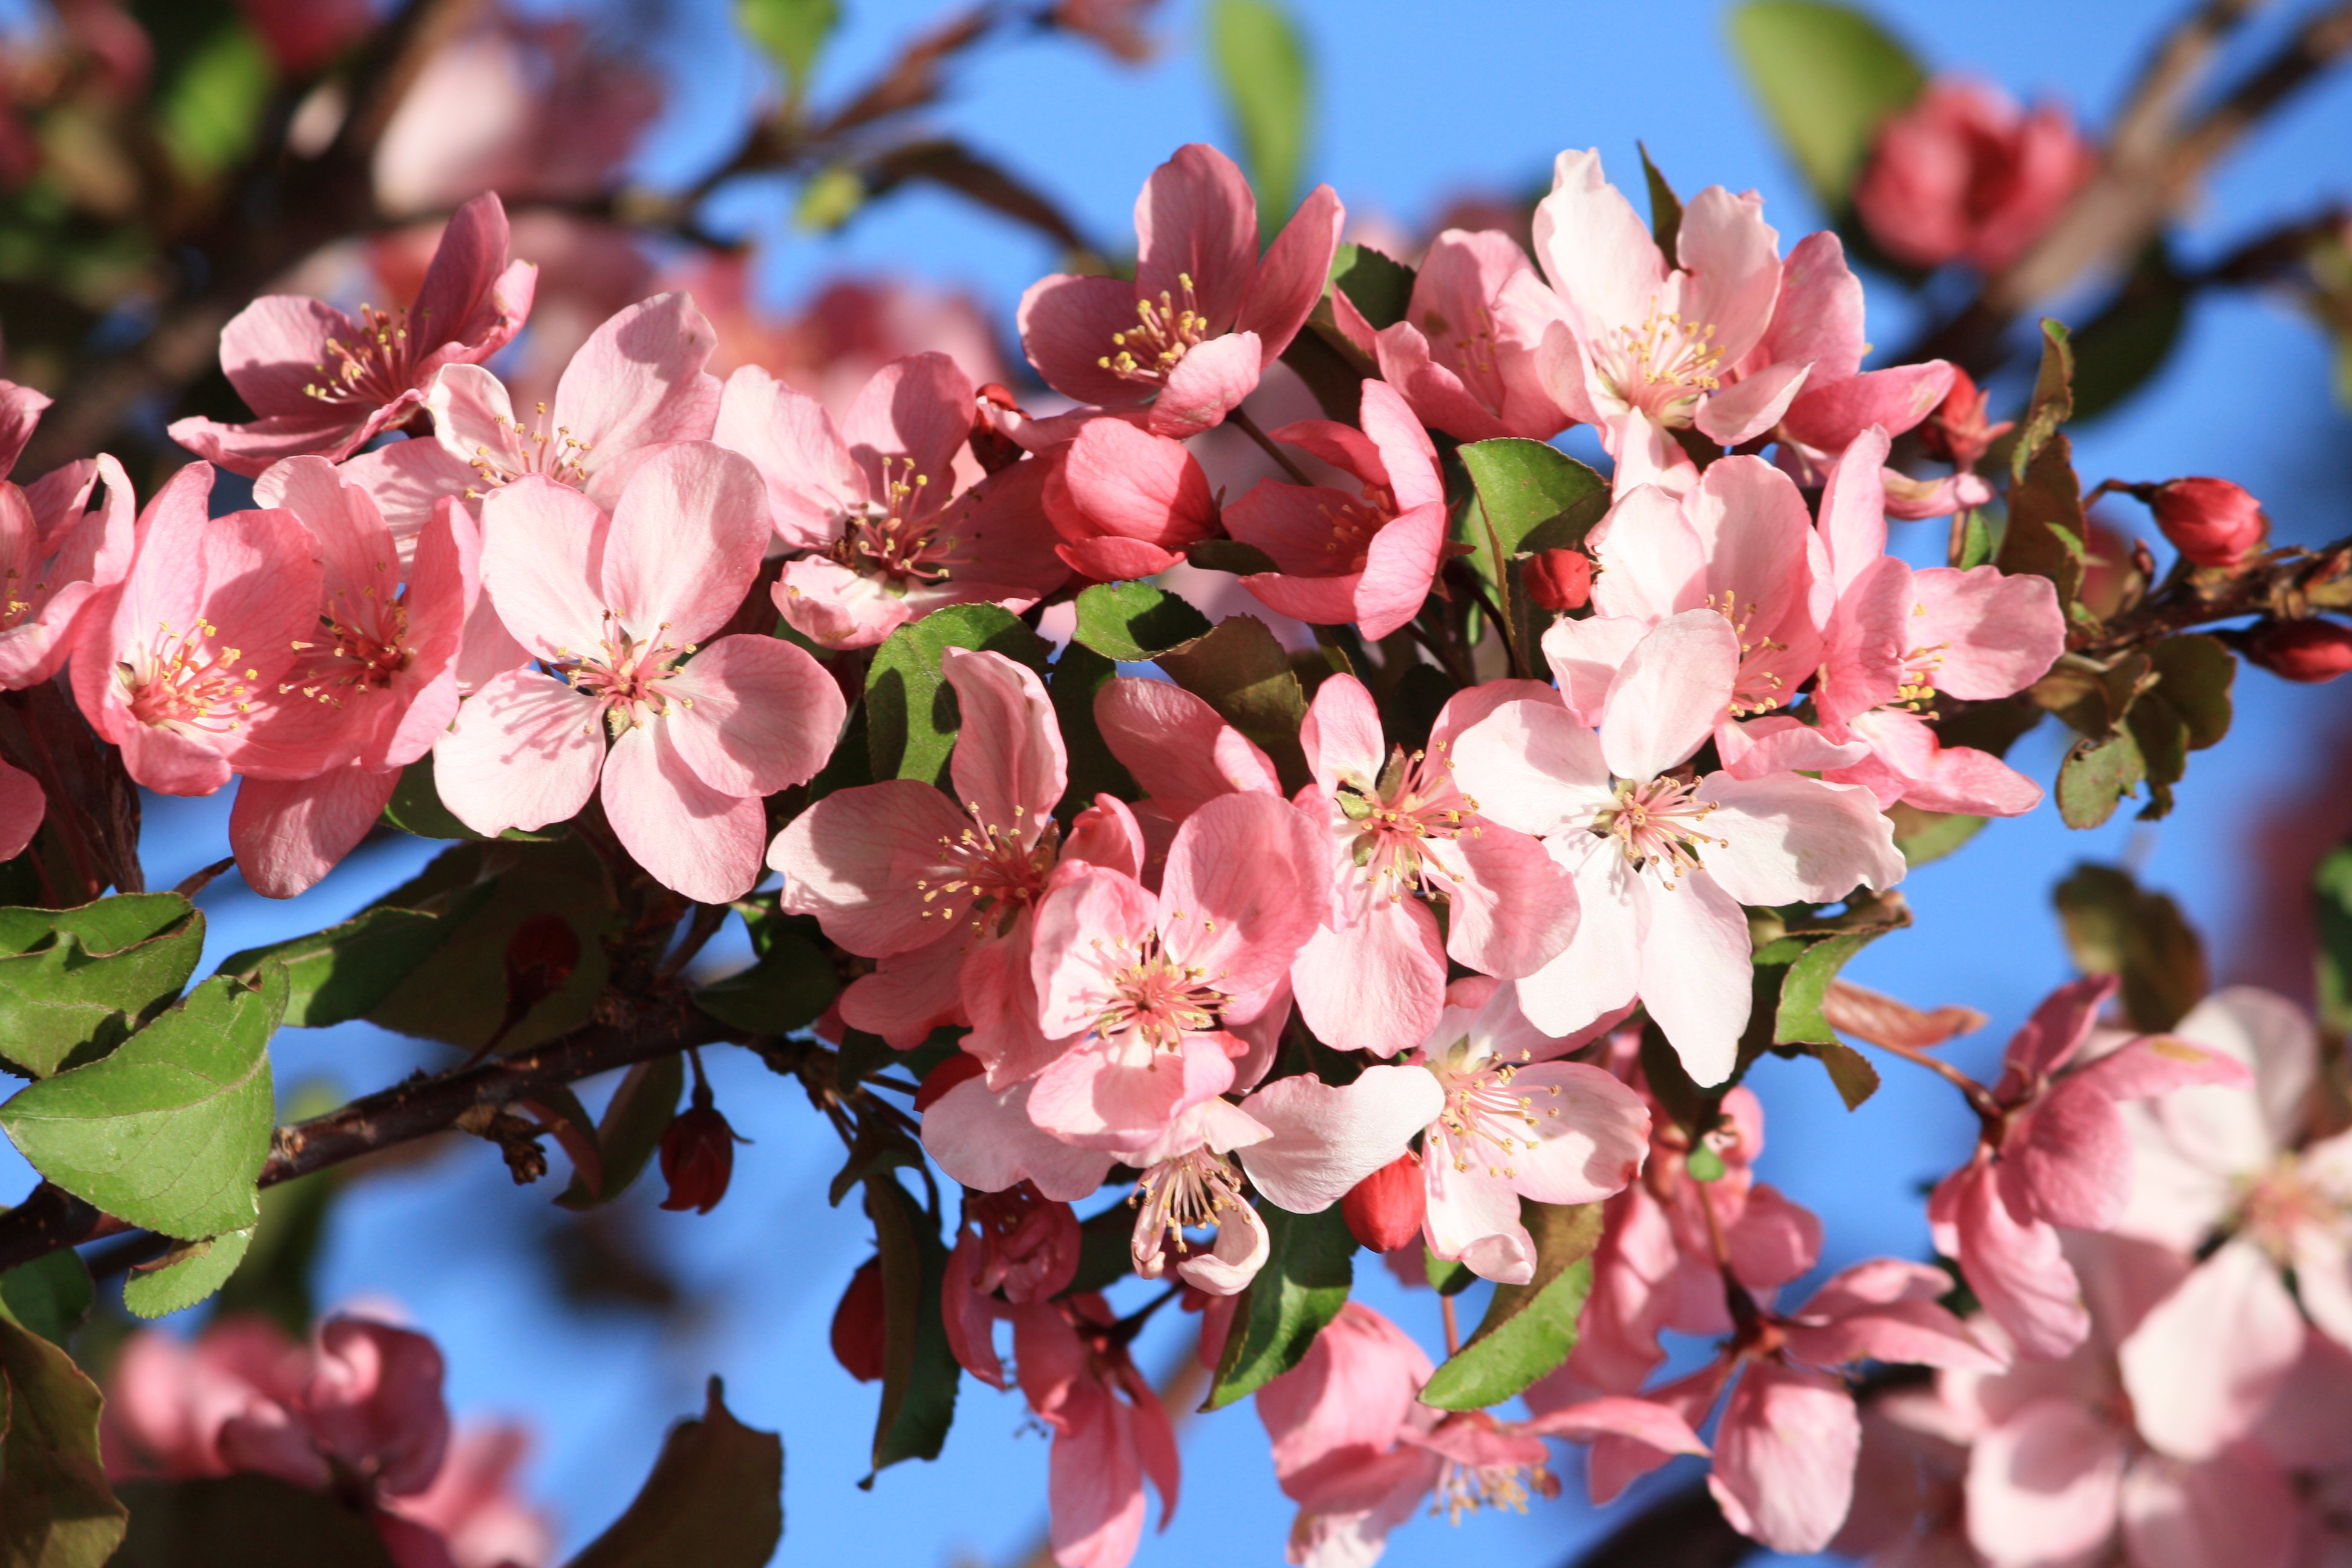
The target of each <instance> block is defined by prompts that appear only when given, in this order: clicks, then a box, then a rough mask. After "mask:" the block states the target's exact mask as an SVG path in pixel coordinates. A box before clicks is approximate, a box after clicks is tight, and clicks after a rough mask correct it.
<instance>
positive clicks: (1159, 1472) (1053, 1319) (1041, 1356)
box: [1013, 1293, 1178, 1568]
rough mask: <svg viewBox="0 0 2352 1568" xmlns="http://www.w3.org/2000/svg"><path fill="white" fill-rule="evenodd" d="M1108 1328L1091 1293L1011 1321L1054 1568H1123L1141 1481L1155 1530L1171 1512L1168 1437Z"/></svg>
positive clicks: (1172, 1452)
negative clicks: (1041, 1471) (1042, 1447)
mask: <svg viewBox="0 0 2352 1568" xmlns="http://www.w3.org/2000/svg"><path fill="white" fill-rule="evenodd" d="M1113 1321H1114V1318H1113V1315H1112V1313H1111V1310H1110V1309H1109V1308H1108V1306H1106V1305H1105V1304H1104V1302H1103V1299H1102V1298H1101V1297H1100V1296H1097V1295H1093V1294H1091V1293H1089V1294H1086V1295H1080V1296H1073V1297H1068V1298H1066V1299H1065V1300H1062V1301H1059V1302H1039V1303H1037V1304H1035V1305H1034V1306H1028V1307H1024V1308H1021V1309H1018V1310H1016V1311H1015V1312H1014V1313H1013V1354H1014V1356H1015V1358H1016V1359H1017V1361H1018V1362H1019V1364H1020V1369H1021V1371H1020V1376H1021V1392H1022V1393H1023V1394H1025V1395H1026V1396H1027V1397H1028V1400H1029V1408H1030V1409H1032V1410H1033V1411H1034V1412H1036V1414H1037V1418H1038V1419H1039V1420H1041V1421H1043V1422H1044V1423H1045V1426H1047V1428H1048V1429H1050V1430H1051V1431H1052V1433H1053V1435H1054V1451H1053V1458H1052V1461H1051V1468H1050V1470H1049V1472H1048V1480H1047V1486H1046V1498H1047V1501H1048V1503H1049V1504H1050V1506H1051V1508H1052V1529H1051V1536H1052V1541H1053V1547H1054V1561H1055V1562H1056V1563H1060V1564H1062V1568H1126V1563H1128V1561H1129V1559H1130V1558H1132V1557H1133V1556H1134V1555H1135V1547H1136V1543H1137V1542H1139V1541H1140V1540H1141V1539H1142V1537H1143V1514H1144V1499H1143V1483H1144V1481H1145V1479H1147V1478H1149V1479H1150V1482H1151V1485H1152V1487H1153V1488H1154V1489H1156V1490H1157V1491H1158V1492H1159V1493H1160V1527H1161V1528H1162V1529H1165V1528H1166V1527H1167V1523H1168V1516H1169V1515H1170V1514H1171V1513H1172V1512H1174V1511H1175V1508H1176V1489H1177V1484H1178V1463H1177V1458H1176V1434H1175V1431H1174V1430H1173V1428H1171V1426H1170V1425H1169V1422H1168V1412H1167V1410H1166V1408H1165V1407H1164V1406H1162V1405H1160V1396H1159V1395H1158V1394H1155V1393H1153V1392H1152V1389H1151V1385H1150V1384H1149V1383H1147V1382H1145V1381H1144V1378H1143V1374H1142V1373H1139V1372H1138V1371H1137V1370H1136V1368H1135V1363H1133V1362H1132V1361H1130V1360H1129V1358H1128V1352H1127V1346H1126V1342H1125V1341H1124V1339H1123V1337H1121V1336H1119V1335H1118V1334H1117V1333H1116V1332H1114V1331H1113V1330H1112V1324H1113Z"/></svg>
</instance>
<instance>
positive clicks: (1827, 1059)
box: [1812, 1040, 1878, 1110]
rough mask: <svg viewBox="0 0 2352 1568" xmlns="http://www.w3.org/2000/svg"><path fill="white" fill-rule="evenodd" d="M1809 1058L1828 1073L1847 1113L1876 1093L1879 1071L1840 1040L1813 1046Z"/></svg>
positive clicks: (1860, 1054) (1860, 1105) (1856, 1108)
mask: <svg viewBox="0 0 2352 1568" xmlns="http://www.w3.org/2000/svg"><path fill="white" fill-rule="evenodd" d="M1812 1054H1813V1055H1814V1056H1817V1057H1819V1058H1821V1061H1822V1067H1824V1068H1827V1069H1829V1075H1830V1084H1831V1086H1832V1088H1834V1089H1836V1090H1837V1091H1838V1098H1839V1099H1840V1100H1844V1101H1845V1108H1846V1109H1847V1110H1861V1109H1862V1103H1863V1101H1864V1100H1868V1099H1869V1098H1870V1097H1871V1096H1872V1095H1874V1094H1876V1093H1877V1092H1878V1069H1877V1068H1874V1067H1873V1066H1871V1065H1870V1058H1868V1057H1865V1056H1864V1055H1863V1054H1862V1053H1861V1052H1860V1051H1857V1050H1855V1049H1854V1048H1853V1047H1852V1046H1849V1045H1847V1044H1846V1043H1845V1042H1844V1041H1843V1040H1832V1041H1830V1042H1829V1043H1828V1044H1826V1045H1820V1046H1815V1047H1813V1052H1812Z"/></svg>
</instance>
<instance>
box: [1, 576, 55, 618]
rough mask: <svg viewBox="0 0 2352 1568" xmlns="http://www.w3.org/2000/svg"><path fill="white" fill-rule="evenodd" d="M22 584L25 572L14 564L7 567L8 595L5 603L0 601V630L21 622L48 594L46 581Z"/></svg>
mask: <svg viewBox="0 0 2352 1568" xmlns="http://www.w3.org/2000/svg"><path fill="white" fill-rule="evenodd" d="M24 584H25V574H23V573H21V572H19V571H17V570H16V568H15V567H14V566H11V567H10V568H8V584H7V595H8V596H7V599H6V601H5V603H0V630H5V629H7V628H9V627H12V626H16V625H18V624H19V623H21V622H22V621H23V620H24V618H25V616H26V614H27V613H28V612H30V611H31V610H32V608H33V607H34V606H35V605H38V604H39V603H40V602H41V600H42V599H43V598H44V597H46V596H47V594H48V591H49V585H48V584H47V583H36V584H33V585H32V586H31V587H30V588H27V587H26V586H25V585H24Z"/></svg>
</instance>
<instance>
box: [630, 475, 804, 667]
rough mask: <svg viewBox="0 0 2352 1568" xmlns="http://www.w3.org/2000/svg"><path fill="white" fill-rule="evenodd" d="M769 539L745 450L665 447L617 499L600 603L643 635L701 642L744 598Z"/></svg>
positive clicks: (762, 493) (761, 495)
mask: <svg viewBox="0 0 2352 1568" xmlns="http://www.w3.org/2000/svg"><path fill="white" fill-rule="evenodd" d="M768 540H769V529H768V497H767V491H766V489H765V488H764V487H763V486H762V485H761V482H760V473H759V470H758V469H756V468H753V467H752V466H751V459H749V458H744V457H742V456H741V455H740V454H738V453H734V452H730V451H728V450H727V449H726V448H725V447H715V446H712V445H711V444H710V443H709V442H707V441H684V442H679V443H677V445H675V446H669V447H663V448H662V449H661V450H660V451H658V452H656V453H654V454H653V455H652V456H651V457H649V458H646V461H645V462H644V463H643V464H642V465H640V466H639V467H638V468H637V470H636V473H635V477H633V478H632V479H630V480H629V487H628V489H626V490H625V491H624V492H623V493H622V496H621V499H620V501H619V504H617V505H616V506H614V509H613V524H612V528H611V530H610V531H609V532H608V533H607V534H606V535H605V539H604V561H603V563H602V565H601V567H600V568H599V573H598V575H599V579H600V581H601V582H602V584H603V586H604V608H608V609H610V610H611V611H612V612H613V613H614V615H616V616H619V617H620V619H621V622H622V624H623V625H624V626H626V627H627V628H628V629H629V631H630V632H631V633H633V634H634V635H635V636H636V637H639V638H640V639H642V640H648V641H650V640H655V639H656V638H663V639H666V640H667V641H670V642H673V643H696V642H700V641H701V640H702V639H703V638H704V637H709V635H710V634H711V633H713V632H715V631H717V630H718V629H719V627H720V626H725V625H726V624H727V622H728V621H729V619H730V617H732V616H734V614H735V611H736V610H737V608H738V607H739V606H740V605H742V603H743V597H744V595H746V594H748V593H749V592H750V591H751V582H752V579H753V578H755V577H757V576H758V575H759V574H760V558H761V555H762V553H764V552H765V551H766V549H767V546H768Z"/></svg>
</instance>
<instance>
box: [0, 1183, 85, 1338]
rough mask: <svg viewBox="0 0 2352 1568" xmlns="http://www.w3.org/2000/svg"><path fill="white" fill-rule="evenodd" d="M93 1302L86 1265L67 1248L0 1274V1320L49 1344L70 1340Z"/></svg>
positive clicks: (79, 1256)
mask: <svg viewBox="0 0 2352 1568" xmlns="http://www.w3.org/2000/svg"><path fill="white" fill-rule="evenodd" d="M0 1212H5V1211H0ZM95 1300H97V1290H96V1288H95V1287H94V1286H92V1285H91V1283H90V1279H89V1265H88V1264H86V1263H84V1262H83V1261H82V1259H81V1254H80V1253H79V1252H76V1251H74V1250H73V1248H71V1247H62V1248H60V1249H58V1251H56V1252H52V1253H50V1254H48V1255H47V1257H45V1258H35V1259H34V1260H33V1261H32V1262H30V1263H26V1264H21V1265H19V1266H18V1267H16V1268H11V1269H10V1270H8V1272H7V1273H5V1274H0V1318H6V1319H7V1320H8V1321H10V1322H13V1323H15V1324H16V1325H17V1326H18V1327H19V1328H26V1329H30V1330H32V1331H34V1332H35V1333H37V1334H38V1335H40V1336H41V1337H42V1338H43V1339H45V1340H47V1341H48V1342H50V1343H51V1344H58V1345H61V1344H64V1343H65V1342H67V1341H68V1339H70V1338H71V1337H72V1336H73V1331H75V1330H76V1329H78V1328H79V1327H80V1326H81V1321H82V1320H83V1319H84V1318H86V1317H88V1316H89V1309H90V1306H91V1304H92V1303H93V1302H94V1301H95Z"/></svg>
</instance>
